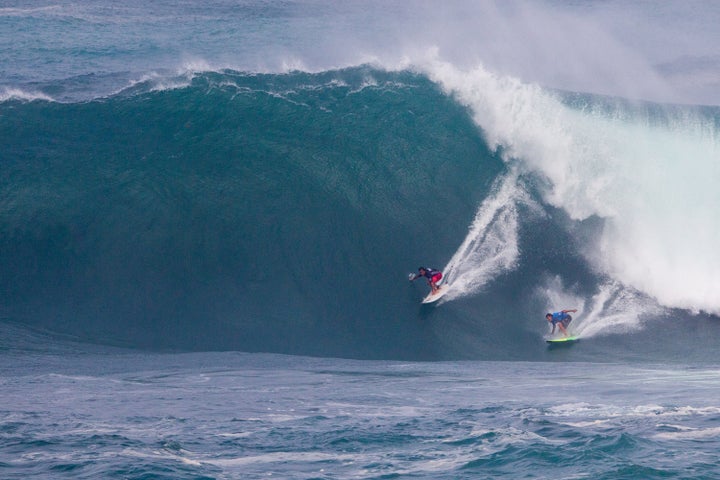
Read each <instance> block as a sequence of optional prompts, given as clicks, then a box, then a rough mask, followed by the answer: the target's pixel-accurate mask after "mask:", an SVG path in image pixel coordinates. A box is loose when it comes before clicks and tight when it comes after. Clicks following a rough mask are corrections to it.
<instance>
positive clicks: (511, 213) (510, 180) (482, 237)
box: [442, 168, 539, 302]
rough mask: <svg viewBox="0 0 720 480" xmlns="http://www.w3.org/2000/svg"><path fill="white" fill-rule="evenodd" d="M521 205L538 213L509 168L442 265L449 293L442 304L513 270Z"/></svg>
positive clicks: (516, 258)
mask: <svg viewBox="0 0 720 480" xmlns="http://www.w3.org/2000/svg"><path fill="white" fill-rule="evenodd" d="M521 205H526V206H529V207H531V208H532V209H538V210H539V206H537V204H535V202H533V201H532V200H531V199H530V198H529V195H528V194H527V192H526V191H525V189H524V188H523V187H522V186H521V182H520V180H519V178H518V173H517V171H516V169H514V168H511V169H510V171H509V172H508V173H507V174H506V175H504V176H502V177H500V178H499V179H498V180H497V181H496V182H495V185H493V188H492V191H491V194H490V195H488V197H487V198H486V199H485V200H484V201H483V203H482V205H480V208H479V209H478V211H477V213H476V214H475V219H474V220H473V223H472V225H471V226H470V229H469V232H468V234H467V236H466V237H465V240H464V241H463V242H462V244H461V245H460V247H459V248H458V249H457V251H456V252H455V254H454V255H453V256H452V258H451V259H450V262H449V263H448V264H447V265H446V266H445V270H444V274H445V283H446V284H447V285H449V286H451V290H450V291H448V293H447V295H446V296H445V298H444V299H443V300H442V301H443V302H447V301H449V300H453V299H456V298H459V297H463V296H466V295H470V294H472V293H475V292H478V291H479V290H481V289H482V288H483V286H485V285H486V284H487V283H488V282H489V281H491V280H492V279H493V278H495V277H496V276H497V275H499V274H501V273H503V272H507V271H510V270H512V269H514V268H515V267H516V265H517V260H518V257H519V254H520V253H519V249H518V226H519V212H518V207H519V206H521Z"/></svg>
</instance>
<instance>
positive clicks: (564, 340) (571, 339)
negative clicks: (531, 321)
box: [545, 335, 580, 343]
mask: <svg viewBox="0 0 720 480" xmlns="http://www.w3.org/2000/svg"><path fill="white" fill-rule="evenodd" d="M578 340H580V339H579V338H578V337H576V336H575V335H571V336H569V337H560V338H550V339H548V340H545V341H546V342H547V343H573V342H577V341H578Z"/></svg>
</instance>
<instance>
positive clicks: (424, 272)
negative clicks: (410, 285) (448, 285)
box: [410, 267, 442, 295]
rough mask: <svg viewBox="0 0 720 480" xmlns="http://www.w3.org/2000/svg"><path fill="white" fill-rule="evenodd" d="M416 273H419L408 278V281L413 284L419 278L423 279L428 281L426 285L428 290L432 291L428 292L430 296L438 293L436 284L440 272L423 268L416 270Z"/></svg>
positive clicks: (440, 276) (440, 275) (439, 277)
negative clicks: (428, 287) (428, 286)
mask: <svg viewBox="0 0 720 480" xmlns="http://www.w3.org/2000/svg"><path fill="white" fill-rule="evenodd" d="M418 272H419V273H416V274H415V275H414V276H412V277H410V281H411V282H413V281H415V280H417V279H418V278H420V277H425V278H427V279H428V281H427V282H428V285H430V289H431V290H432V291H431V292H430V295H435V294H436V293H438V290H440V287H438V286H437V282H439V281H440V279H441V278H442V272H441V271H440V270H435V269H434V268H425V267H420V268H418Z"/></svg>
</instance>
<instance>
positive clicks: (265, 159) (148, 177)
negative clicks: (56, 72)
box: [0, 69, 504, 357]
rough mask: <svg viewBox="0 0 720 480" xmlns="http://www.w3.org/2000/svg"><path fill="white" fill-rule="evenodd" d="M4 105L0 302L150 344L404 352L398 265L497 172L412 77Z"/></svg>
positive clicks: (434, 251)
mask: <svg viewBox="0 0 720 480" xmlns="http://www.w3.org/2000/svg"><path fill="white" fill-rule="evenodd" d="M137 88H140V87H137ZM2 109H3V110H2V111H3V115H2V120H1V122H2V123H1V125H2V126H1V129H2V137H3V138H4V139H5V140H4V143H5V145H4V148H3V150H4V152H5V154H6V157H5V161H4V164H5V166H4V168H3V175H2V187H1V188H2V204H1V205H2V223H1V224H0V225H1V226H0V228H1V232H2V238H3V248H2V253H1V254H0V255H1V257H0V258H1V263H2V269H3V272H4V275H3V277H2V280H1V282H2V292H3V298H4V299H5V301H4V303H5V304H4V305H3V308H4V309H5V310H6V312H7V313H8V314H9V315H11V316H13V317H19V318H23V319H24V321H27V322H30V323H32V324H39V325H42V326H45V327H49V328H52V329H53V330H61V331H65V332H69V333H73V334H78V335H85V336H89V337H90V338H94V339H100V340H103V341H111V342H114V343H128V344H131V345H141V346H147V347H177V348H201V349H202V348H213V349H214V348H232V349H241V350H252V351H255V350H270V351H284V352H302V353H312V354H325V355H328V354H329V355H343V354H346V355H348V354H349V355H361V354H365V353H367V354H368V355H382V356H386V355H387V354H388V352H389V351H396V352H397V355H398V356H400V357H402V356H404V355H407V354H408V353H407V352H406V350H410V351H414V350H417V349H419V348H421V345H422V339H423V335H424V334H423V332H422V331H420V332H416V333H414V334H410V335H408V332H407V329H406V326H405V325H403V323H402V322H401V321H400V320H401V319H402V318H403V317H404V316H406V314H407V312H409V311H416V310H417V302H418V301H419V297H418V295H419V294H418V291H417V290H408V285H407V283H408V282H407V280H406V274H405V272H406V271H407V270H409V269H412V270H414V268H416V264H418V263H420V262H424V261H427V262H436V263H437V264H439V265H440V264H442V262H443V261H445V260H446V259H447V256H448V252H451V251H452V249H453V248H454V243H455V242H456V241H457V238H459V237H461V236H462V235H463V232H464V230H465V228H466V226H467V223H468V221H469V219H470V218H472V215H473V211H474V209H475V207H476V205H477V204H478V203H479V201H480V200H481V198H482V196H483V194H484V192H485V191H487V189H488V188H489V186H490V184H491V182H492V180H493V178H494V177H495V175H496V174H497V173H498V172H499V171H501V170H502V169H503V168H504V167H503V165H502V162H501V161H500V159H499V158H498V157H497V156H495V155H493V154H492V153H491V152H489V151H488V149H487V148H486V145H485V143H484V142H483V141H482V138H481V135H480V132H479V131H478V129H477V127H476V125H474V124H473V123H472V121H471V119H470V118H469V116H468V115H467V111H466V109H464V108H463V107H461V106H460V105H458V104H457V103H456V102H454V101H452V100H451V99H450V98H448V97H447V96H445V95H444V94H443V93H442V92H441V91H440V89H439V88H438V87H437V86H436V85H434V84H433V83H431V82H430V81H429V80H428V79H426V78H424V77H422V76H419V75H416V74H411V73H397V74H394V73H383V72H380V71H371V70H367V69H353V70H346V71H337V72H330V73H326V74H319V75H308V74H302V73H298V74H292V75H244V74H237V73H230V72H227V73H217V74H213V73H208V74H204V75H200V76H198V77H197V78H195V79H194V81H193V82H192V85H190V86H188V87H185V88H179V89H172V90H165V91H150V92H141V91H133V92H125V93H124V94H122V95H118V96H116V97H113V98H110V99H106V100H98V101H91V102H83V103H76V104H58V103H48V102H42V101H38V102H30V103H27V102H6V103H5V104H3V107H2ZM449 212H452V213H449ZM398 279H400V281H399V280H398ZM403 279H405V280H403Z"/></svg>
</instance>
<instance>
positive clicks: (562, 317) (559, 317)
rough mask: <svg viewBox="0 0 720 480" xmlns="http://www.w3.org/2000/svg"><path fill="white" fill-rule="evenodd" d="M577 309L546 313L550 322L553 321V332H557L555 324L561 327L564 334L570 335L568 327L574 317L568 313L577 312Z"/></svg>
mask: <svg viewBox="0 0 720 480" xmlns="http://www.w3.org/2000/svg"><path fill="white" fill-rule="evenodd" d="M575 312H577V310H562V311H560V312H555V313H547V314H545V318H546V319H547V321H548V322H550V323H552V332H550V333H551V334H552V333H555V325H557V327H558V328H559V329H560V331H561V332H562V334H563V335H564V336H566V337H567V336H568V333H567V327H568V325H570V322H572V317H571V316H570V315H568V313H575Z"/></svg>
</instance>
